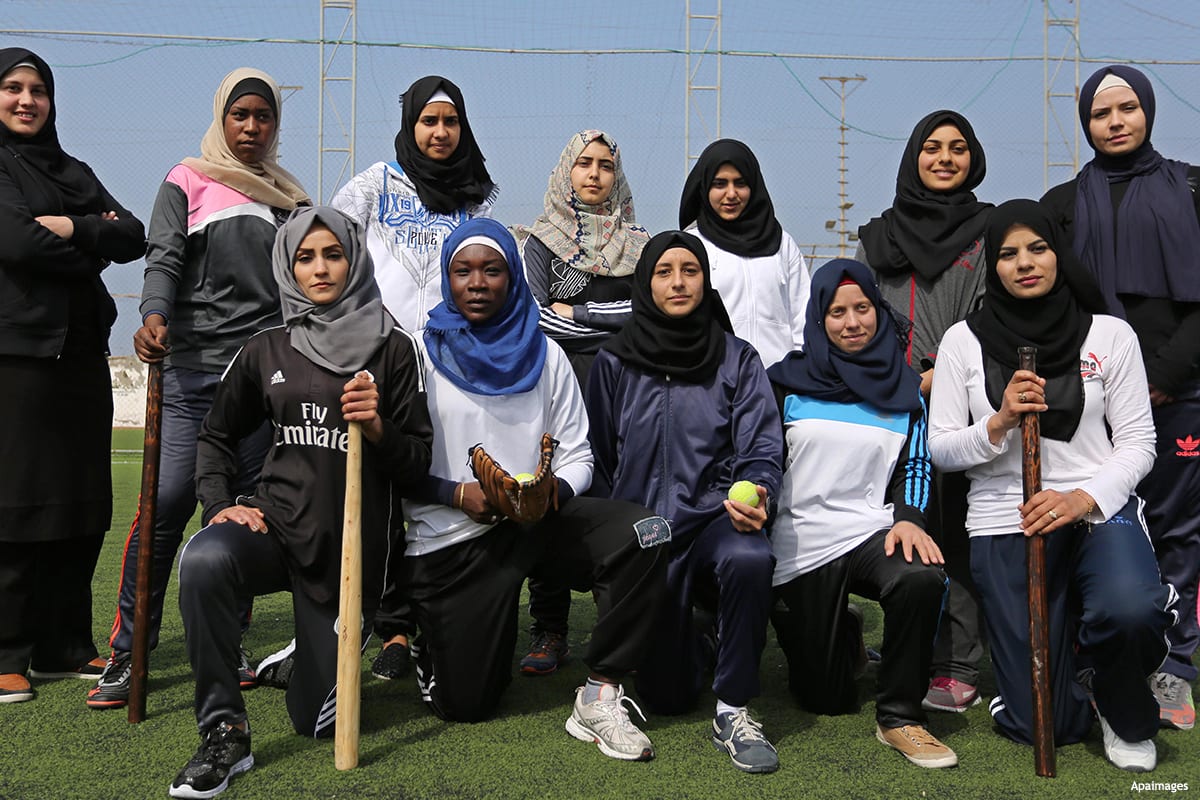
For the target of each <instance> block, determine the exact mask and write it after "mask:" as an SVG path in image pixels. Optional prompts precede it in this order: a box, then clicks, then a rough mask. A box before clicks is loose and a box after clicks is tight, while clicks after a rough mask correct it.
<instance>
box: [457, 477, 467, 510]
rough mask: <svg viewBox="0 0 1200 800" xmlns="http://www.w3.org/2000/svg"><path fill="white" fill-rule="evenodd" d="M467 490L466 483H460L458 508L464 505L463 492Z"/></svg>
mask: <svg viewBox="0 0 1200 800" xmlns="http://www.w3.org/2000/svg"><path fill="white" fill-rule="evenodd" d="M466 490H467V485H466V484H465V483H460V484H459V485H458V508H460V509H461V508H462V507H463V493H464V492H466Z"/></svg>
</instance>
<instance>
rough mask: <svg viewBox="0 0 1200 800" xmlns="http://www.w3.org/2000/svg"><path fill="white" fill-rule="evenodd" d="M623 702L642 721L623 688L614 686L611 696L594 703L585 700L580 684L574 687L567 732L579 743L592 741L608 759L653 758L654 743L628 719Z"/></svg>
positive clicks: (639, 759) (635, 759)
mask: <svg viewBox="0 0 1200 800" xmlns="http://www.w3.org/2000/svg"><path fill="white" fill-rule="evenodd" d="M605 691H607V687H606V690H605ZM623 703H629V705H631V706H632V707H633V708H634V709H635V710H636V711H637V712H638V716H640V717H641V718H642V720H643V721H645V719H646V716H645V715H644V714H642V710H641V709H640V708H638V707H637V703H635V702H633V700H631V699H630V698H628V697H626V696H625V690H624V688H622V687H620V686H618V687H616V691H615V694H614V696H613V697H611V698H603V697H602V698H601V699H599V700H597V701H595V702H594V703H584V702H583V687H582V686H580V687H579V688H578V689H576V690H575V707H574V708H573V709H572V710H571V716H570V717H569V718H568V719H567V724H566V728H567V733H569V734H571V735H572V736H574V737H575V738H576V739H578V740H579V741H581V742H595V743H596V746H597V747H599V748H600V752H601V753H604V755H606V756H608V757H609V758H617V759H620V760H622V761H649V760H650V759H652V758H654V746H653V745H651V744H650V739H649V737H647V736H646V734H644V733H642V732H641V731H640V730H638V727H637V726H636V725H634V724H633V722H632V721H631V720H630V719H629V712H628V711H626V710H625V706H624V705H622V704H623Z"/></svg>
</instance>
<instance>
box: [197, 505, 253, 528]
mask: <svg viewBox="0 0 1200 800" xmlns="http://www.w3.org/2000/svg"><path fill="white" fill-rule="evenodd" d="M220 522H236V523H237V524H238V525H245V526H246V527H247V528H249V529H250V530H252V531H254V532H255V533H266V532H267V518H266V517H264V516H263V512H262V511H261V510H260V509H257V508H254V507H253V506H229V507H228V508H222V509H221V510H220V511H218V512H217V513H216V514H214V515H213V518H212V519H211V520H209V522H208V524H209V525H216V524H218V523H220Z"/></svg>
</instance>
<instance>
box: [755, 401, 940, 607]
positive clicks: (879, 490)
mask: <svg viewBox="0 0 1200 800" xmlns="http://www.w3.org/2000/svg"><path fill="white" fill-rule="evenodd" d="M783 429H784V441H785V444H786V446H787V455H786V457H785V459H784V471H783V487H782V489H780V492H779V511H778V513H777V514H776V516H775V522H774V523H773V525H772V528H771V548H772V550H773V551H774V553H775V560H776V563H775V575H774V578H773V579H772V584H773V585H775V586H781V585H783V584H785V583H787V582H788V581H790V580H791V579H792V578H795V577H796V576H797V575H803V574H805V573H807V572H811V571H812V570H814V569H817V568H818V567H821V566H823V565H825V564H828V563H829V562H830V561H833V560H834V559H836V558H839V557H841V556H843V555H845V554H846V553H849V552H850V551H852V550H853V549H854V548H856V547H858V546H859V545H860V544H862V543H863V542H865V541H866V540H867V539H869V538H871V536H873V535H874V534H875V533H876V532H878V531H880V530H883V529H886V528H890V527H892V525H893V524H895V523H897V522H900V521H908V522H912V523H913V524H915V525H917V526H919V527H920V528H922V529H924V527H925V508H926V506H927V505H928V504H929V490H930V484H931V478H932V465H931V462H930V459H929V450H928V447H927V445H926V437H925V405H924V403H923V402H922V404H921V408H919V409H917V410H916V411H913V412H911V413H907V412H891V411H882V410H880V409H878V408H875V407H874V406H871V405H869V404H867V403H863V402H859V403H853V404H851V403H835V402H830V401H827V400H817V399H815V398H812V397H804V396H800V395H796V394H786V395H784V397H783Z"/></svg>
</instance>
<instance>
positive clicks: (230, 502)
mask: <svg viewBox="0 0 1200 800" xmlns="http://www.w3.org/2000/svg"><path fill="white" fill-rule="evenodd" d="M272 260H273V266H274V271H275V279H276V280H277V281H278V283H279V292H280V295H281V298H282V303H283V320H284V327H282V328H272V329H270V330H267V331H264V332H263V333H260V334H257V335H255V336H253V337H251V338H250V340H249V341H248V342H247V343H246V346H245V347H244V348H242V350H241V352H240V353H239V354H238V355H237V357H236V358H235V359H234V361H233V362H232V363H231V364H230V365H229V369H228V370H227V371H226V372H225V375H224V376H223V377H222V379H221V383H220V385H219V386H218V388H217V393H216V397H215V399H214V401H213V406H212V410H211V411H210V412H209V414H208V417H207V418H206V419H205V421H204V427H203V428H202V430H201V432H200V441H199V445H198V451H197V464H196V478H197V481H196V485H197V494H198V495H199V497H200V500H201V502H202V503H203V505H204V518H205V519H206V520H207V521H208V525H207V527H205V528H203V529H202V530H201V531H200V532H199V533H197V534H196V535H195V536H193V537H192V538H191V540H190V541H189V542H188V543H187V545H186V546H185V547H184V550H183V554H182V555H181V556H180V558H179V609H180V612H181V613H182V616H183V625H184V631H185V633H186V637H187V647H188V658H189V659H190V660H191V662H192V670H193V671H194V672H195V675H196V719H197V721H198V723H199V727H200V735H201V738H202V743H201V745H200V749H199V750H198V751H197V752H196V754H195V755H194V756H193V757H192V759H191V761H189V762H188V764H187V766H185V767H184V768H183V770H182V771H181V772H180V773H179V775H178V776H177V777H176V778H175V781H174V783H173V784H172V785H171V790H170V794H171V796H172V797H190V798H207V797H213V796H215V795H217V794H220V793H221V792H222V791H224V790H225V788H226V786H227V785H228V780H229V777H230V776H231V775H235V774H237V773H239V772H244V771H246V770H248V769H249V768H250V767H251V766H253V764H254V757H253V756H252V755H251V753H250V729H249V726H248V724H247V720H246V707H245V704H244V703H243V701H242V696H241V693H240V692H239V690H238V681H237V673H236V670H235V669H234V668H235V667H236V665H237V661H238V643H239V639H240V637H241V622H240V616H239V612H238V608H239V602H240V598H243V597H246V596H257V595H263V594H271V593H273V592H279V591H285V590H290V591H291V592H292V605H293V613H294V614H295V618H296V643H295V654H294V658H295V668H294V671H293V673H292V676H291V681H290V685H289V686H288V690H287V707H288V713H289V715H290V716H291V718H292V724H293V726H294V727H295V729H296V731H297V733H301V734H303V735H306V736H313V737H327V736H332V735H333V731H334V723H335V721H336V720H335V715H334V709H335V707H336V695H337V685H336V679H337V628H336V618H337V614H338V586H339V571H340V565H341V558H340V552H341V530H342V500H343V498H344V496H345V477H346V456H345V451H346V442H347V423H349V422H358V423H359V424H360V425H361V426H362V431H363V438H364V439H365V442H364V447H363V481H362V483H363V486H362V513H363V520H362V539H363V564H364V575H363V619H364V628H365V631H369V630H370V625H371V620H372V617H373V615H374V612H375V608H374V603H375V602H377V600H378V598H379V595H380V593H381V592H382V589H383V564H384V563H385V560H386V555H387V541H388V539H387V532H388V529H389V524H390V520H389V519H388V513H387V510H388V509H389V508H391V507H392V502H391V498H390V493H391V491H392V488H391V487H392V485H393V482H399V481H413V480H417V479H419V478H420V477H421V476H423V475H424V474H425V471H426V470H427V469H428V467H429V453H430V445H431V442H432V438H433V434H432V429H431V427H430V423H429V412H428V410H427V409H426V405H425V397H424V391H423V389H424V387H423V386H422V380H423V379H422V375H421V370H420V367H419V362H418V359H417V355H416V351H415V349H414V346H413V340H412V338H411V337H410V336H409V335H408V334H406V333H404V332H403V331H402V330H401V329H399V328H397V327H396V324H395V321H394V320H393V319H392V317H391V315H389V314H388V313H387V311H385V310H384V308H383V303H382V301H381V300H380V298H379V289H378V287H377V286H376V284H375V280H374V275H373V271H372V267H371V259H370V256H369V255H368V254H367V249H366V246H365V242H364V238H363V234H362V229H361V228H360V227H359V226H358V225H357V224H356V223H354V222H353V221H352V220H350V219H349V218H348V217H346V216H345V215H343V214H342V213H341V212H339V211H336V210H334V209H332V208H315V209H314V208H305V209H298V210H297V211H296V212H295V213H293V214H292V216H291V218H290V219H289V220H288V221H287V223H285V224H284V226H283V227H282V228H280V230H279V235H278V236H277V237H276V239H275V249H274V253H273V259H272ZM348 375H353V376H354V377H352V378H351V379H350V380H349V381H347V379H346V376H348ZM265 420H270V421H271V422H272V424H273V425H274V428H275V441H274V443H273V444H272V447H271V450H270V453H269V454H268V455H267V460H266V463H265V465H264V466H263V471H262V477H261V479H260V481H259V483H258V486H257V487H256V488H255V490H254V493H253V494H252V495H250V496H249V497H245V496H238V495H237V494H236V492H235V491H234V489H233V487H234V482H235V478H236V473H237V444H238V441H239V440H241V439H242V437H244V436H247V435H249V434H251V433H252V432H253V431H255V430H256V429H257V428H258V427H259V426H260V425H262V423H263V422H264V421H265Z"/></svg>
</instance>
